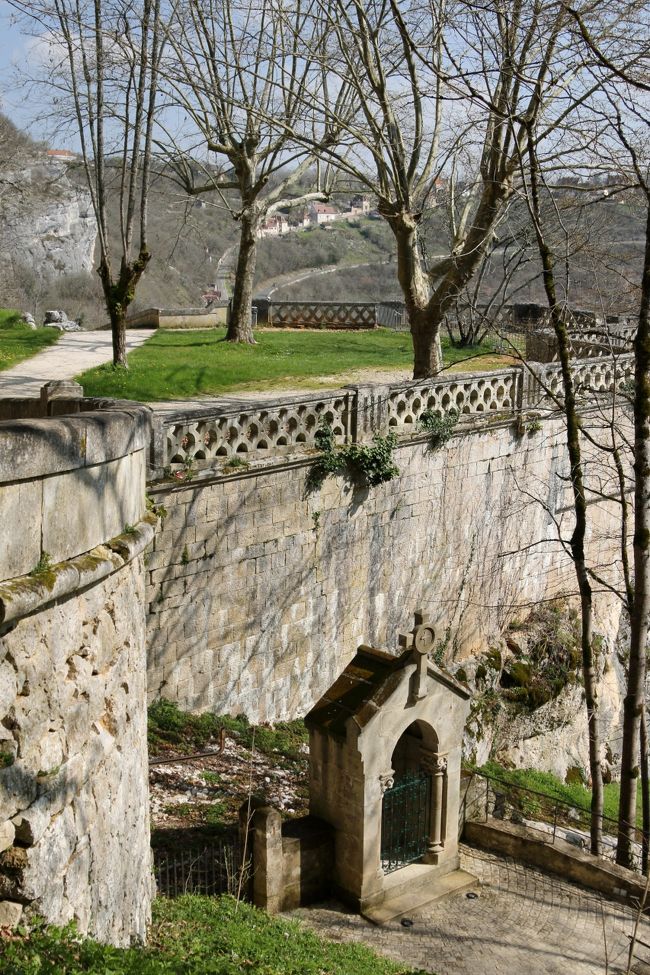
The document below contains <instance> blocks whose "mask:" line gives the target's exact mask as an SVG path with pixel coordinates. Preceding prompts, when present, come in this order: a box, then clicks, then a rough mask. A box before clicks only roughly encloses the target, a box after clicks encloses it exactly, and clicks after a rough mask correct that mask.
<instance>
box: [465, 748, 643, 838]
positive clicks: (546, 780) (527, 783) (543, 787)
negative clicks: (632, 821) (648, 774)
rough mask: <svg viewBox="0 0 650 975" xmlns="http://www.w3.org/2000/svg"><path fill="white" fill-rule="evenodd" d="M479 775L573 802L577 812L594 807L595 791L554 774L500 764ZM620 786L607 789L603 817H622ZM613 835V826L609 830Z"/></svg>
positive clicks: (639, 819)
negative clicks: (511, 767)
mask: <svg viewBox="0 0 650 975" xmlns="http://www.w3.org/2000/svg"><path fill="white" fill-rule="evenodd" d="M478 771H479V772H486V773H487V774H488V775H493V776H496V777H497V778H499V779H501V781H503V782H506V783H507V784H508V785H514V786H519V787H520V788H522V789H530V790H531V791H532V792H540V793H542V795H545V796H549V797H550V798H552V799H559V800H561V801H562V802H566V803H570V805H572V806H574V807H575V808H576V809H580V810H582V811H584V812H587V813H588V812H589V809H590V806H591V790H590V789H588V788H587V787H586V786H585V785H583V784H582V783H581V782H562V781H561V780H560V779H558V778H557V776H555V775H553V774H552V773H551V772H538V771H536V770H535V769H506V768H503V766H501V765H497V764H496V762H488V763H487V764H486V765H484V766H483V767H482V768H480V769H478ZM619 792H620V786H619V783H618V782H609V783H607V785H605V787H604V797H603V815H604V816H605V818H606V819H610V820H616V819H617V818H618V801H619ZM641 824H642V816H641V789H640V788H638V789H637V826H638V827H639V828H641ZM605 831H606V832H611V826H608V827H607V829H606V830H605Z"/></svg>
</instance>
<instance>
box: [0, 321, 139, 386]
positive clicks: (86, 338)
mask: <svg viewBox="0 0 650 975" xmlns="http://www.w3.org/2000/svg"><path fill="white" fill-rule="evenodd" d="M153 334H154V329H149V328H139V329H132V330H130V331H128V332H127V333H126V348H127V351H129V352H130V351H131V349H135V348H137V346H138V345H142V343H143V342H145V341H146V340H147V339H148V338H150V336H152V335H153ZM112 358H113V346H112V341H111V333H110V331H109V330H106V331H103V330H102V331H101V332H100V331H97V332H91V331H83V332H63V334H62V335H61V338H60V339H59V341H58V342H57V343H56V344H55V345H51V346H50V347H49V348H47V349H44V351H43V352H39V353H38V355H35V356H32V358H31V359H25V361H24V362H19V363H18V365H17V366H12V368H11V369H6V370H5V371H4V372H0V397H5V396H7V397H9V396H30V397H33V396H38V394H39V391H40V388H41V386H43V385H44V384H45V383H46V382H48V381H49V380H50V379H72V378H73V377H74V376H77V375H78V374H79V373H80V372H83V371H84V370H85V369H92V368H93V366H100V365H102V363H104V362H111V360H112Z"/></svg>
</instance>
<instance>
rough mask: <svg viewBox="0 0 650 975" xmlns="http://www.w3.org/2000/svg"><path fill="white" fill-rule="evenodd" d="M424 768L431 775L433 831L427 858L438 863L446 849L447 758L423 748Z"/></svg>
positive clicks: (430, 834)
mask: <svg viewBox="0 0 650 975" xmlns="http://www.w3.org/2000/svg"><path fill="white" fill-rule="evenodd" d="M421 761H422V768H423V769H424V770H425V771H426V772H428V773H429V774H430V775H431V831H430V833H429V847H428V849H427V855H426V859H427V860H428V861H429V863H437V861H438V857H439V856H440V854H441V853H442V852H443V851H444V848H445V844H444V822H443V815H444V808H445V784H446V778H447V759H446V758H445V757H444V756H442V755H438V754H434V753H433V752H427V751H425V750H424V749H422V760H421Z"/></svg>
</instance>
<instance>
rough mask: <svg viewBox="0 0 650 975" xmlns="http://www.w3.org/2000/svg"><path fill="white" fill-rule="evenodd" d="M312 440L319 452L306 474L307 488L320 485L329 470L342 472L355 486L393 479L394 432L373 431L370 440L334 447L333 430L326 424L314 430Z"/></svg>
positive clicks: (330, 471)
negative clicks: (384, 433)
mask: <svg viewBox="0 0 650 975" xmlns="http://www.w3.org/2000/svg"><path fill="white" fill-rule="evenodd" d="M314 441H315V443H316V446H317V447H318V449H319V450H320V451H321V454H320V456H319V457H318V459H317V460H316V461H314V463H313V464H312V466H311V468H310V471H309V474H308V476H307V487H308V489H309V490H315V489H316V488H319V487H320V486H321V484H322V483H323V481H324V480H325V478H327V477H329V476H330V475H331V474H343V475H344V476H346V477H349V478H350V480H351V481H352V482H353V483H354V484H355V485H357V486H358V487H376V486H377V485H378V484H384V483H385V482H386V481H392V479H393V478H394V477H397V475H398V474H399V468H398V467H396V465H395V464H394V463H393V450H394V449H395V446H396V445H397V437H396V436H395V434H394V433H390V434H389V435H388V436H387V437H381V436H379V434H375V436H374V437H373V438H372V443H369V444H356V443H353V444H345V445H344V446H342V447H337V446H336V444H335V442H334V431H333V430H332V428H331V427H329V426H325V427H321V428H320V430H317V431H316V433H315V435H314Z"/></svg>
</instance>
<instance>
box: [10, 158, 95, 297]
mask: <svg viewBox="0 0 650 975" xmlns="http://www.w3.org/2000/svg"><path fill="white" fill-rule="evenodd" d="M74 165H75V164H74V163H71V164H70V163H65V162H61V161H59V160H54V159H48V158H47V157H46V156H45V155H44V154H43V153H42V152H38V153H36V155H35V156H34V157H33V158H32V159H29V160H26V161H25V162H24V164H23V165H21V167H20V168H19V169H16V170H15V171H13V172H10V173H8V174H6V176H5V178H6V182H7V184H10V185H11V191H10V192H8V191H7V192H5V193H3V194H2V196H1V197H0V267H2V268H3V269H4V270H5V271H11V270H13V271H14V272H16V271H18V270H19V269H20V268H22V267H24V268H29V269H30V270H31V271H32V272H33V273H34V274H35V276H36V277H37V278H46V279H48V278H53V277H56V276H58V275H63V274H71V273H78V272H80V271H90V270H91V269H92V267H93V257H94V251H95V241H96V238H97V222H96V220H95V215H94V213H93V209H92V205H91V199H90V195H89V193H88V192H87V191H86V190H84V189H82V188H81V186H79V185H78V184H77V183H76V182H75V180H74V178H73V175H72V174H73V172H74V171H73V170H71V169H70V168H69V167H71V166H74Z"/></svg>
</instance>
